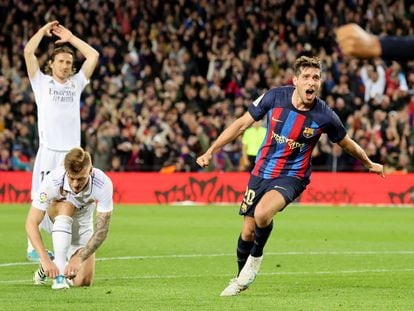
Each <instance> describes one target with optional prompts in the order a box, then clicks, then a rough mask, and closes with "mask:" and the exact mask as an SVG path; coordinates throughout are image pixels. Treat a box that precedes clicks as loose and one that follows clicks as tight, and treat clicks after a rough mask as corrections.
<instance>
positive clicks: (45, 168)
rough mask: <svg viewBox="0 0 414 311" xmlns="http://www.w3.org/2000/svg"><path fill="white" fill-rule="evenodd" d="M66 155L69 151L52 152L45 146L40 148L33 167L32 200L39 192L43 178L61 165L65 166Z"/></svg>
mask: <svg viewBox="0 0 414 311" xmlns="http://www.w3.org/2000/svg"><path fill="white" fill-rule="evenodd" d="M66 153H67V151H56V150H50V149H47V148H46V147H44V146H40V147H39V150H38V151H37V154H36V159H35V162H34V167H33V175H32V192H31V195H32V200H33V198H34V196H35V195H36V193H37V191H38V190H39V187H40V183H41V182H42V180H43V178H44V177H45V176H46V175H47V174H49V172H50V171H51V170H53V169H54V168H56V167H58V166H59V165H61V166H63V160H64V159H65V155H66Z"/></svg>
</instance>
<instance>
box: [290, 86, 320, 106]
mask: <svg viewBox="0 0 414 311" xmlns="http://www.w3.org/2000/svg"><path fill="white" fill-rule="evenodd" d="M314 102H315V101H313V102H312V103H305V102H304V101H303V100H302V99H301V98H300V96H299V94H298V92H297V90H296V89H295V91H294V92H293V94H292V105H293V107H295V108H296V109H297V110H299V111H308V110H311V109H312V107H313V105H314Z"/></svg>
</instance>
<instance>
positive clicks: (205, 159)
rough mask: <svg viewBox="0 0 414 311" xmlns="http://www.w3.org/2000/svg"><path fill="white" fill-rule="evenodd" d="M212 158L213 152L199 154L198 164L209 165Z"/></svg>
mask: <svg viewBox="0 0 414 311" xmlns="http://www.w3.org/2000/svg"><path fill="white" fill-rule="evenodd" d="M211 158H212V156H211V154H209V153H205V154H203V155H202V156H199V157H198V158H197V161H196V162H197V164H198V165H200V166H201V167H207V166H208V164H209V163H210V159H211Z"/></svg>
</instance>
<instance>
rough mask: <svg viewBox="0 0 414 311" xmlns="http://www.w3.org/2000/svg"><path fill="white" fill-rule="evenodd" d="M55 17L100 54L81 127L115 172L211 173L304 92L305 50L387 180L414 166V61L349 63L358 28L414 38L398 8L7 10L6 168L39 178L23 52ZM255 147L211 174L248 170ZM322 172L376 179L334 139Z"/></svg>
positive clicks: (206, 4)
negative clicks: (291, 96)
mask: <svg viewBox="0 0 414 311" xmlns="http://www.w3.org/2000/svg"><path fill="white" fill-rule="evenodd" d="M53 19H57V20H58V21H59V22H60V23H61V24H63V25H64V26H65V27H68V28H70V29H72V30H73V32H74V33H76V34H78V35H80V36H81V37H82V38H83V39H84V40H85V41H87V42H88V43H89V44H90V45H92V46H93V47H94V48H95V49H97V50H98V51H99V53H100V60H99V65H98V67H97V69H96V70H95V72H94V74H93V76H92V78H91V83H90V85H89V86H88V87H87V89H86V90H85V91H84V93H83V97H82V108H81V109H82V110H81V118H82V145H83V147H84V148H85V149H86V150H87V151H89V152H90V153H91V154H92V155H93V162H94V166H96V167H98V168H100V169H102V170H104V171H161V172H187V171H199V170H201V168H199V167H198V166H197V165H196V163H195V158H196V156H197V155H199V154H201V153H203V151H205V149H206V148H207V146H209V145H210V143H211V141H212V140H214V139H215V138H216V137H217V135H218V133H220V132H221V131H222V130H223V128H224V127H226V126H227V125H228V124H229V123H231V121H233V120H234V119H235V118H237V117H239V116H241V115H242V114H243V113H244V112H245V111H246V109H247V107H248V105H250V104H251V102H252V101H253V100H254V99H256V98H257V97H258V96H259V95H260V94H262V93H263V92H264V91H265V90H267V89H269V88H271V87H274V86H279V85H284V84H291V83H292V76H293V71H292V69H291V68H293V63H294V61H295V59H296V58H297V57H298V56H300V55H303V54H310V55H316V56H319V57H320V58H321V59H322V61H323V65H324V70H323V72H324V83H323V91H322V94H321V97H322V98H323V99H325V100H326V102H327V103H328V105H329V106H330V107H332V109H333V110H335V111H336V112H337V114H338V115H339V116H340V118H341V120H342V121H343V122H344V124H345V125H346V127H347V130H348V133H349V134H350V136H351V137H352V138H353V139H355V140H356V141H357V142H358V143H359V144H360V145H361V146H362V147H363V148H364V149H365V150H366V151H367V153H368V155H369V156H370V158H371V159H372V160H373V161H375V162H380V163H384V165H385V167H386V171H387V172H393V171H399V172H407V171H413V170H414V126H413V125H414V57H413V62H407V63H397V62H395V61H390V60H381V59H375V60H363V61H360V60H357V59H347V58H344V57H343V56H342V55H341V52H340V50H339V49H338V47H337V45H336V43H335V35H334V31H335V29H336V28H337V27H338V26H340V25H342V24H345V23H348V22H356V23H358V24H359V25H361V26H363V27H364V28H365V29H367V30H369V31H371V32H372V33H375V34H390V35H391V34H393V35H394V34H396V35H414V4H413V3H411V2H410V1H385V0H384V1H369V0H353V1H345V0H329V1H319V0H293V1H282V0H267V1H266V0H253V1H247V0H226V1H224V0H216V1H213V0H212V1H207V0H204V1H195V0H177V1H157V0H154V1H130V0H97V1H91V2H89V1H85V0H78V1H55V0H33V1H29V2H28V1H24V0H13V1H7V0H0V30H1V31H0V170H24V171H30V170H31V169H32V162H33V160H34V157H35V152H36V150H37V128H36V126H37V120H36V113H35V112H36V111H35V110H36V105H35V101H34V97H33V93H32V90H31V88H30V84H29V81H28V77H27V73H26V69H25V65H24V60H23V49H24V46H25V44H26V42H27V40H28V38H30V37H31V36H32V35H33V33H34V32H36V31H37V29H38V27H39V25H43V24H44V23H45V22H46V21H49V20H53ZM54 40H56V38H51V39H49V40H44V42H42V44H41V45H40V47H39V49H41V50H42V51H43V52H47V51H50V50H51V48H52V46H53V41H54ZM38 54H39V55H41V53H38ZM46 54H47V53H46ZM43 55H44V54H43ZM39 61H40V62H41V64H40V65H41V68H43V66H44V65H45V64H46V61H47V58H46V57H44V58H41V59H39ZM77 69H79V66H77ZM241 142H242V140H241V138H240V139H239V140H238V141H237V142H235V143H233V144H229V145H227V146H225V147H224V148H223V150H222V151H221V152H220V153H218V154H216V155H215V158H214V161H213V162H214V165H213V166H212V167H211V168H210V169H214V170H218V171H236V170H244V169H245V165H244V164H243V161H241V159H242V152H241V150H242V146H241ZM313 168H314V170H328V171H332V170H334V171H359V170H362V169H363V167H362V165H361V163H358V162H357V161H355V160H354V159H353V158H352V157H350V156H348V155H347V154H345V153H343V152H342V151H341V149H340V148H338V147H336V146H335V145H333V144H331V143H330V142H329V141H328V139H327V137H322V139H321V140H320V142H319V144H318V146H317V148H315V151H314V154H313Z"/></svg>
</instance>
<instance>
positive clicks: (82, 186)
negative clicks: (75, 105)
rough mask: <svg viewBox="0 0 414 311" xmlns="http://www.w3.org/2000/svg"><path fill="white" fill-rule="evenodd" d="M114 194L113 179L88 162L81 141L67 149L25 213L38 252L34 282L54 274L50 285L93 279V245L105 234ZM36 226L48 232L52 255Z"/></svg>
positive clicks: (63, 286) (64, 285)
mask: <svg viewBox="0 0 414 311" xmlns="http://www.w3.org/2000/svg"><path fill="white" fill-rule="evenodd" d="M112 196H113V186H112V182H111V180H110V179H109V177H108V176H107V175H105V173H104V172H102V171H101V170H100V169H97V168H93V167H92V161H91V156H90V154H89V153H88V152H85V151H84V150H83V149H82V148H80V147H77V148H73V149H71V150H70V151H69V152H68V153H67V154H66V156H65V158H64V167H61V166H58V167H57V168H55V169H54V170H52V171H51V172H50V173H49V174H48V175H46V176H45V179H44V180H43V182H42V183H41V185H40V188H39V190H38V192H37V193H36V194H35V196H34V199H33V201H32V206H31V208H30V210H29V214H28V216H27V219H26V233H27V235H28V237H29V239H30V241H31V243H32V244H33V246H34V248H35V249H36V251H37V252H38V254H39V258H40V266H39V269H38V270H37V271H36V272H35V275H34V278H33V280H34V283H35V284H37V285H39V284H45V282H46V277H49V278H53V279H54V280H53V284H52V288H53V289H66V288H69V285H74V286H90V285H92V281H93V276H94V272H95V251H96V250H97V249H98V248H99V246H100V245H101V244H102V242H103V241H104V240H105V239H106V237H107V235H108V230H109V224H110V221H111V217H112V210H113V199H112ZM95 208H96V217H95V218H96V219H95V232H94V222H93V215H94V210H95ZM39 228H40V229H43V230H45V231H47V232H48V233H51V234H52V241H53V251H54V252H55V259H54V261H52V260H51V258H49V256H48V254H47V251H46V249H45V245H44V243H43V240H42V236H41V234H40V229H39ZM67 261H68V262H67ZM66 262H67V263H66Z"/></svg>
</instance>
